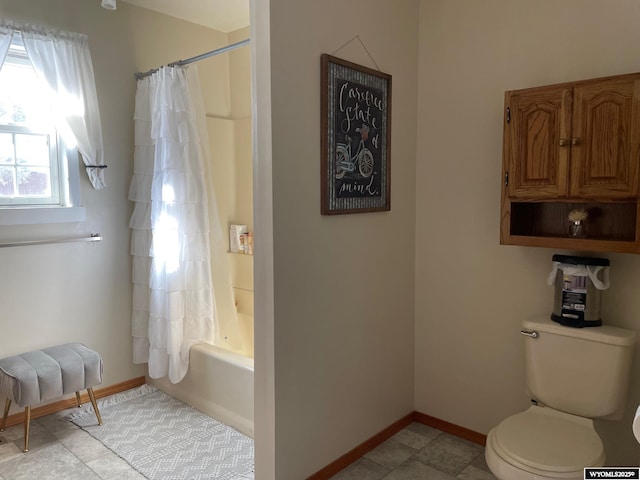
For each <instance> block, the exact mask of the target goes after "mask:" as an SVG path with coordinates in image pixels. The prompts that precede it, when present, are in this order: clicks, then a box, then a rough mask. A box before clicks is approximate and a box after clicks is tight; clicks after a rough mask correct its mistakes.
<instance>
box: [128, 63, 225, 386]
mask: <svg viewBox="0 0 640 480" xmlns="http://www.w3.org/2000/svg"><path fill="white" fill-rule="evenodd" d="M196 72H197V70H196V68H195V67H194V66H192V67H190V68H189V69H184V68H179V67H163V68H161V69H160V70H159V71H158V72H156V73H155V74H153V75H152V76H151V77H147V78H144V79H141V80H139V81H138V88H137V92H136V107H135V154H134V174H133V179H132V181H131V188H130V191H129V199H130V200H132V201H134V211H133V214H132V216H131V221H130V227H131V228H132V242H131V253H132V255H133V284H134V285H133V318H132V323H133V325H132V327H133V331H132V333H133V337H134V362H136V363H145V362H148V368H149V376H151V377H152V378H161V377H166V376H168V377H169V380H170V381H171V382H172V383H178V382H179V381H180V380H182V379H183V377H184V375H185V374H186V372H187V369H188V365H189V350H190V349H191V347H192V346H193V345H195V344H196V343H213V342H214V340H215V337H216V333H217V332H216V330H217V321H216V306H215V301H214V296H213V288H212V279H211V263H210V244H209V220H208V218H209V217H208V215H209V213H208V205H207V191H206V185H205V174H204V164H203V146H202V145H201V139H200V136H199V134H198V119H197V118H196V117H197V115H196V108H195V107H194V103H193V96H192V92H191V91H190V85H197V73H196Z"/></svg>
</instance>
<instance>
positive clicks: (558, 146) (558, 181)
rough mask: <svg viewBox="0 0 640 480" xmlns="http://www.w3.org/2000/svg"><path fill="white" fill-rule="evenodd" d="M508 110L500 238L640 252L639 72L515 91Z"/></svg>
mask: <svg viewBox="0 0 640 480" xmlns="http://www.w3.org/2000/svg"><path fill="white" fill-rule="evenodd" d="M504 114H505V115H504V137H503V141H504V144H503V171H502V176H503V177H502V178H503V182H502V218H501V226H500V243H502V244H505V245H529V246H541V247H550V248H562V249H574V250H590V251H611V252H633V253H640V240H639V239H640V236H639V234H638V221H637V219H638V218H639V214H638V203H639V202H638V196H639V192H638V170H639V169H638V163H639V161H640V73H638V74H629V75H619V76H615V77H608V78H600V79H592V80H584V81H579V82H572V83H565V84H560V85H551V86H545V87H539V88H529V89H525V90H515V91H509V92H506V94H505V112H504ZM576 208H585V209H586V210H588V212H589V218H588V220H587V221H586V224H585V230H586V238H573V237H570V236H569V227H570V222H569V221H568V218H567V217H568V213H569V212H570V211H571V210H572V209H576Z"/></svg>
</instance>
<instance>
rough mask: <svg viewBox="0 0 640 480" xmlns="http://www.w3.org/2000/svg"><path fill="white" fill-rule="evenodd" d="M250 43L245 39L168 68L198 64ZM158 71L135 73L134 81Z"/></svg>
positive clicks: (180, 61) (172, 64)
mask: <svg viewBox="0 0 640 480" xmlns="http://www.w3.org/2000/svg"><path fill="white" fill-rule="evenodd" d="M250 41H251V39H250V38H246V39H244V40H241V41H239V42H236V43H232V44H231V45H227V46H226V47H222V48H218V49H216V50H212V51H210V52H206V53H203V54H201V55H197V56H195V57H191V58H187V59H186V60H178V61H177V62H172V63H169V64H168V66H169V67H182V66H184V65H188V64H190V63H194V62H199V61H200V60H204V59H205V58H209V57H214V56H216V55H219V54H221V53H225V52H229V51H231V50H235V49H236V48H239V47H244V46H245V45H248V44H249V42H250ZM158 70H159V68H152V69H151V70H148V71H146V72H137V73H136V80H141V79H143V78H145V77H148V76H149V75H153V74H154V73H156V72H157V71H158Z"/></svg>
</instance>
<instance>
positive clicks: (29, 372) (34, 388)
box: [0, 343, 102, 452]
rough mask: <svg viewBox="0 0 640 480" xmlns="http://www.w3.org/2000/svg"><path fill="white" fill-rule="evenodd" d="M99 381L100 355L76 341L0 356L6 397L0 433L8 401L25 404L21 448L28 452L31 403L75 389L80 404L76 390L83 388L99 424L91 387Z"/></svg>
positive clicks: (1, 383) (0, 393) (0, 388)
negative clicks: (22, 445)
mask: <svg viewBox="0 0 640 480" xmlns="http://www.w3.org/2000/svg"><path fill="white" fill-rule="evenodd" d="M100 383H102V357H100V354H98V353H97V352H94V351H93V350H90V349H89V348H87V347H85V346H84V345H82V344H80V343H67V344H66V345H58V346H56V347H51V348H45V349H43V350H37V351H34V352H28V353H22V354H20V355H16V356H14V357H7V358H3V359H2V360H0V396H5V397H6V398H7V400H6V403H5V407H4V415H3V417H2V422H1V423H0V432H1V431H3V430H4V427H5V426H6V423H7V416H8V415H9V407H10V406H11V402H14V403H16V404H17V405H18V406H19V407H25V411H24V416H25V418H24V451H25V452H28V451H29V428H30V423H31V405H36V404H38V403H42V402H45V401H47V400H51V399H54V398H58V397H61V396H63V395H66V394H68V393H73V392H75V393H76V401H77V403H78V406H80V390H84V389H86V390H87V393H88V394H89V399H90V400H91V404H92V405H93V409H94V410H95V412H96V418H97V419H98V425H102V417H101V416H100V412H99V411H98V405H97V404H96V397H95V395H94V393H93V389H92V388H91V387H93V386H94V385H99V384H100Z"/></svg>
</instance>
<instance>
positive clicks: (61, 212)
mask: <svg viewBox="0 0 640 480" xmlns="http://www.w3.org/2000/svg"><path fill="white" fill-rule="evenodd" d="M61 143H62V142H60V143H59V144H58V145H59V152H58V154H59V155H61V156H62V159H61V160H62V161H61V162H60V165H61V167H63V168H64V171H62V172H60V175H61V176H62V177H65V176H66V178H67V179H68V181H67V182H64V181H63V182H61V184H62V185H64V184H65V183H67V184H68V188H69V191H68V192H66V195H64V194H63V192H61V194H63V196H65V197H66V198H67V199H68V205H64V206H62V205H52V206H46V205H43V206H37V207H34V206H30V205H25V206H10V207H0V225H35V224H41V223H74V222H84V221H85V220H86V210H85V208H84V207H83V206H82V205H80V173H79V158H78V151H77V150H76V149H75V148H73V149H67V148H65V147H62V146H61V145H60V144H61Z"/></svg>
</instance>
